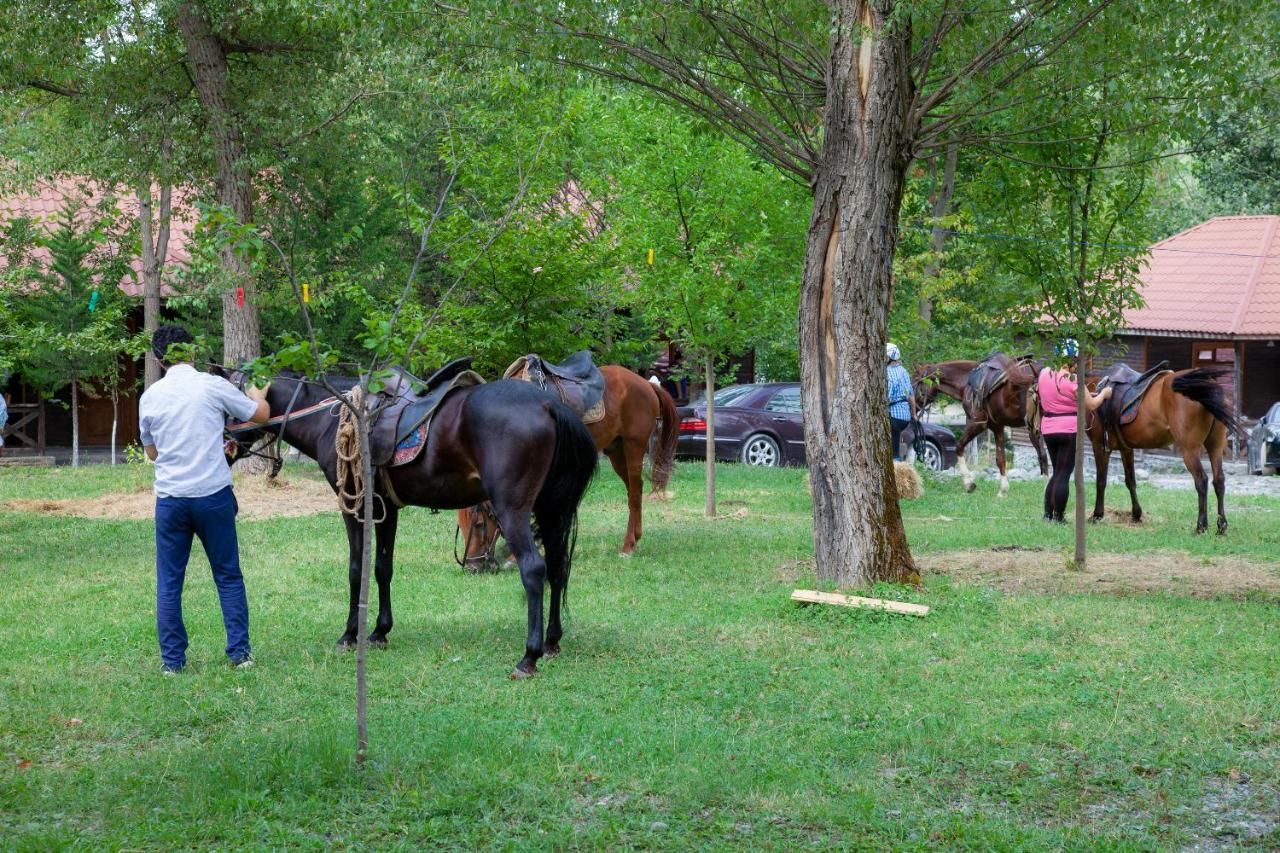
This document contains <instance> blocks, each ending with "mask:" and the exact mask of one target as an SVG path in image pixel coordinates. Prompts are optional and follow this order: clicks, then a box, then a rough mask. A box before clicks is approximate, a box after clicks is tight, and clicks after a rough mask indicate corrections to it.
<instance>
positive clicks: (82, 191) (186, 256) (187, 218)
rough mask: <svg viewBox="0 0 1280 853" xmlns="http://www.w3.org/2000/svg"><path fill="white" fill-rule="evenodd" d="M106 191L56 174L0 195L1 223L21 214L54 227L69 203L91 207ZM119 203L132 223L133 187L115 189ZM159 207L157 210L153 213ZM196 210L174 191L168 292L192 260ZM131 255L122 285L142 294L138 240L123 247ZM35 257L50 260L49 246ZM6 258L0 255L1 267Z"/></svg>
mask: <svg viewBox="0 0 1280 853" xmlns="http://www.w3.org/2000/svg"><path fill="white" fill-rule="evenodd" d="M105 193H106V187H105V186H104V185H103V184H100V183H98V182H96V181H91V180H88V179H86V178H78V177H57V178H47V179H41V180H40V181H38V182H36V184H35V186H33V187H31V188H30V189H29V190H25V191H22V192H16V193H12V194H10V195H8V196H5V197H0V227H4V226H6V225H7V224H8V223H9V221H10V220H12V219H16V218H19V217H24V218H29V219H34V220H38V221H39V222H40V223H41V224H42V226H43V227H44V228H45V229H46V230H52V228H53V226H54V223H56V222H57V220H58V218H59V217H60V216H61V215H62V212H63V209H64V207H65V206H66V205H67V204H68V203H76V202H79V203H82V204H83V205H84V207H85V208H88V209H92V208H93V207H94V206H96V205H97V204H99V203H100V202H101V201H102V200H103V198H104V195H105ZM116 195H117V200H116V206H117V208H118V209H119V210H120V212H121V213H123V214H124V215H125V216H126V217H128V224H130V225H132V224H133V223H134V222H135V221H136V220H137V216H138V198H137V196H136V195H135V194H134V193H133V191H130V190H125V189H117V190H116ZM152 198H153V199H154V201H153V205H154V206H155V207H156V208H158V206H159V198H160V192H159V190H158V189H156V190H153V192H152ZM157 212H158V211H156V210H154V208H153V214H154V213H157ZM88 215H89V213H88V210H85V211H82V212H81V213H80V214H79V215H78V217H77V218H78V219H79V218H85V217H88ZM195 224H196V211H195V209H194V208H193V207H192V206H191V204H190V203H189V201H187V200H184V198H183V194H182V193H180V192H179V191H175V192H174V194H173V217H172V222H171V224H170V226H169V250H168V252H167V257H166V265H165V271H164V279H163V281H162V282H161V289H162V292H164V293H165V294H166V295H168V294H170V293H172V292H173V289H172V287H171V286H170V281H171V280H172V279H173V278H174V276H175V275H176V272H177V269H178V268H179V267H183V266H186V264H187V263H188V262H189V261H190V260H191V252H190V248H191V238H192V232H193V231H194V230H195ZM122 249H123V250H124V251H127V252H129V253H130V255H132V258H133V260H132V263H131V267H132V269H131V271H130V272H129V273H128V274H126V275H125V276H124V278H122V279H121V280H120V289H121V290H123V291H124V292H125V293H128V294H129V295H130V296H139V295H141V294H142V247H141V245H140V244H135V245H131V246H127V247H122ZM35 259H36V261H37V262H39V263H43V264H47V263H48V262H49V252H48V250H47V249H43V248H42V249H37V250H36V251H35ZM4 263H5V261H4V258H3V257H2V256H0V267H2V266H3V265H4Z"/></svg>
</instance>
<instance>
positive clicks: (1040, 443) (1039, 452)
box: [1027, 427, 1049, 477]
mask: <svg viewBox="0 0 1280 853" xmlns="http://www.w3.org/2000/svg"><path fill="white" fill-rule="evenodd" d="M1027 437H1028V438H1030V439H1031V446H1032V447H1034V448H1035V449H1036V460H1037V461H1038V462H1039V463H1040V476H1041V477H1048V476H1049V454H1048V452H1047V451H1046V450H1045V449H1044V436H1042V435H1041V434H1040V431H1039V430H1033V429H1031V428H1030V427H1027Z"/></svg>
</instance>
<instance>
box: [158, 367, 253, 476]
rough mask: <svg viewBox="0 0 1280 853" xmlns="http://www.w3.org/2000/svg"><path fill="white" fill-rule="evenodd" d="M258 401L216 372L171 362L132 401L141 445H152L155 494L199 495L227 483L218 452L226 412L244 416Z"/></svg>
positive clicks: (227, 471)
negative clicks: (154, 380) (166, 370)
mask: <svg viewBox="0 0 1280 853" xmlns="http://www.w3.org/2000/svg"><path fill="white" fill-rule="evenodd" d="M257 411H258V404H257V403H255V402H254V401H253V400H250V399H249V398H248V397H246V396H245V395H244V394H243V393H241V392H240V391H238V390H236V388H235V386H234V385H232V384H231V383H230V382H228V381H227V380H225V379H223V378H222V377H220V376H213V375H211V374H208V373H200V372H199V371H197V370H196V369H195V368H194V367H192V366H191V365H189V364H175V365H174V366H173V367H171V368H169V371H168V372H167V373H166V374H165V375H164V378H163V379H161V380H160V381H159V382H157V383H155V384H154V385H152V386H151V387H150V388H148V389H147V390H146V392H145V393H143V395H142V399H141V400H139V401H138V431H139V432H140V433H141V440H142V444H143V446H146V445H151V444H154V445H155V448H156V497H158V498H202V497H205V496H206V495H211V494H213V493H214V492H217V491H221V490H222V489H224V488H226V487H227V486H229V485H231V468H230V466H228V465H227V459H226V456H225V455H224V454H223V452H222V428H223V426H224V425H225V424H226V421H227V417H228V416H230V417H234V418H236V419H237V420H241V421H247V420H248V419H249V418H251V417H253V415H254V413H255V412H257Z"/></svg>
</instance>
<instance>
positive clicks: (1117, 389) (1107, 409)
mask: <svg viewBox="0 0 1280 853" xmlns="http://www.w3.org/2000/svg"><path fill="white" fill-rule="evenodd" d="M1168 368H1169V362H1167V361H1162V362H1160V363H1159V364H1157V365H1156V366H1155V367H1152V368H1150V369H1148V370H1146V371H1145V372H1143V373H1139V372H1138V371H1136V370H1134V369H1133V368H1132V367H1130V366H1129V365H1127V364H1124V363H1123V362H1121V363H1117V364H1113V365H1111V366H1110V367H1108V368H1107V369H1106V370H1104V371H1103V372H1102V378H1101V379H1099V380H1098V390H1099V391H1101V390H1102V389H1103V388H1106V387H1108V386H1110V387H1111V389H1112V390H1111V398H1110V399H1108V400H1107V401H1106V402H1104V403H1103V404H1102V405H1101V406H1099V407H1098V417H1099V418H1101V419H1102V423H1103V425H1105V426H1106V427H1107V428H1108V429H1117V428H1119V427H1122V426H1126V425H1128V424H1131V423H1133V421H1134V419H1135V418H1137V417H1138V406H1139V405H1141V403H1142V398H1143V397H1145V396H1146V394H1147V391H1149V390H1151V383H1153V382H1155V381H1156V380H1157V379H1159V378H1160V377H1161V376H1162V375H1164V374H1166V373H1172V372H1173V371H1171V370H1169V369H1168Z"/></svg>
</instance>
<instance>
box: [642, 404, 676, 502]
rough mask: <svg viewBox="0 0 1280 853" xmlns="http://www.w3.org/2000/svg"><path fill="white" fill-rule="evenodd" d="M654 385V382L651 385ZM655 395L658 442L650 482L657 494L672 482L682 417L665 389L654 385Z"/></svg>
mask: <svg viewBox="0 0 1280 853" xmlns="http://www.w3.org/2000/svg"><path fill="white" fill-rule="evenodd" d="M649 384H650V385H653V383H652V382H650V383H649ZM653 393H654V394H655V395H656V396H657V398H658V423H659V430H658V440H657V441H656V442H655V443H654V445H653V450H652V454H651V455H650V457H649V482H650V483H652V484H653V490H654V491H655V492H661V491H663V490H665V489H666V488H667V483H669V482H670V481H671V466H672V464H673V463H674V462H675V459H676V441H677V439H679V438H680V415H679V414H678V413H677V412H676V401H675V400H673V399H671V394H669V393H668V392H667V390H666V389H665V388H662V387H660V386H658V385H653Z"/></svg>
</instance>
